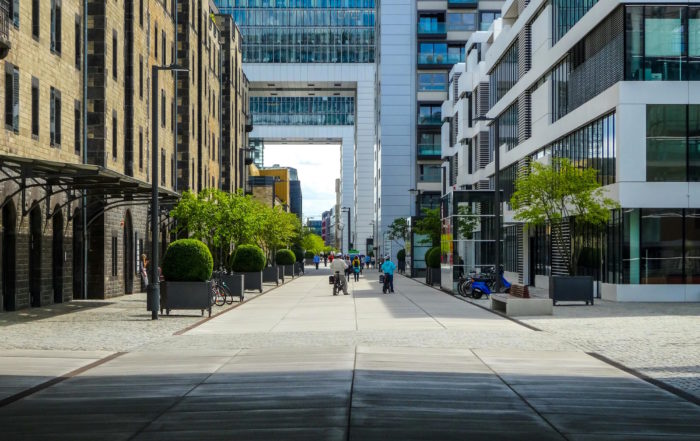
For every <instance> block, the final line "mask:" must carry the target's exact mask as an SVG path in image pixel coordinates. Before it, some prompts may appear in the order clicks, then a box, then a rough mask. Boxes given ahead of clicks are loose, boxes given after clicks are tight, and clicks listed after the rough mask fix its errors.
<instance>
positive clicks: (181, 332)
mask: <svg viewBox="0 0 700 441" xmlns="http://www.w3.org/2000/svg"><path fill="white" fill-rule="evenodd" d="M299 277H301V276H299ZM299 277H296V278H294V279H292V280H290V281H289V282H287V283H283V284H281V285H279V284H278V285H277V286H273V287H272V288H270V289H269V290H267V291H265V292H263V293H261V294H259V295H257V296H255V297H253V298H252V299H248V300H244V301H242V302H238V303H236V304H235V305H233V306H231V307H229V308H226V309H224V310H223V311H219V312H217V313H216V314H214V315H212V316H211V317H205V318H203V319H202V320H200V321H198V322H197V323H194V324H192V325H190V326H188V327H186V328H182V329H180V330H179V331H176V332H174V333H173V335H183V334H184V333H186V332H189V331H191V330H193V329H194V328H197V327H199V326H202V325H203V324H205V323H206V322H208V321H209V320H212V319H215V318H217V317H219V316H220V315H223V314H226V313H227V312H229V311H233V310H234V309H236V308H238V307H240V306H243V305H245V304H246V303H248V302H252V301H253V300H255V299H259V298H260V297H262V296H264V295H265V294H268V293H271V292H272V291H274V290H276V289H277V288H280V287H282V286H284V285H286V284H289V283H292V282H294V280H297V279H299Z"/></svg>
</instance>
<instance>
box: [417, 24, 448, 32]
mask: <svg viewBox="0 0 700 441" xmlns="http://www.w3.org/2000/svg"><path fill="white" fill-rule="evenodd" d="M444 33H445V23H439V22H438V23H418V35H439V34H444Z"/></svg>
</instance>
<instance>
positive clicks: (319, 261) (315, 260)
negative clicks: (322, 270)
mask: <svg viewBox="0 0 700 441" xmlns="http://www.w3.org/2000/svg"><path fill="white" fill-rule="evenodd" d="M319 263H321V258H320V257H318V254H316V255H315V256H314V265H316V269H318V264H319Z"/></svg>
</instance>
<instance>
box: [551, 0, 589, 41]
mask: <svg viewBox="0 0 700 441" xmlns="http://www.w3.org/2000/svg"><path fill="white" fill-rule="evenodd" d="M596 3H598V0H552V40H553V41H552V44H555V43H556V42H557V41H559V40H560V39H561V37H563V36H564V35H565V34H566V33H567V32H569V30H570V29H571V28H573V27H574V25H575V24H576V23H578V21H579V20H581V17H583V16H584V15H586V13H587V12H588V11H590V9H591V8H592V7H593V6H595V4H596Z"/></svg>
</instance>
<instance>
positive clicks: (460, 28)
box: [418, 11, 501, 35]
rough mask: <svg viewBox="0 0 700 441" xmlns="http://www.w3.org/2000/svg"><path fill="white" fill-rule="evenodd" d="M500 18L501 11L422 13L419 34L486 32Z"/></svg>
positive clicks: (419, 18)
mask: <svg viewBox="0 0 700 441" xmlns="http://www.w3.org/2000/svg"><path fill="white" fill-rule="evenodd" d="M500 16H501V13H500V12H499V11H478V12H476V11H474V12H447V13H446V14H445V13H442V12H439V13H420V14H419V17H418V34H419V35H420V34H444V33H445V32H473V31H476V30H477V29H478V30H480V31H486V30H488V29H489V28H490V27H491V24H492V23H493V21H494V20H495V19H497V18H499V17H500Z"/></svg>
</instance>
